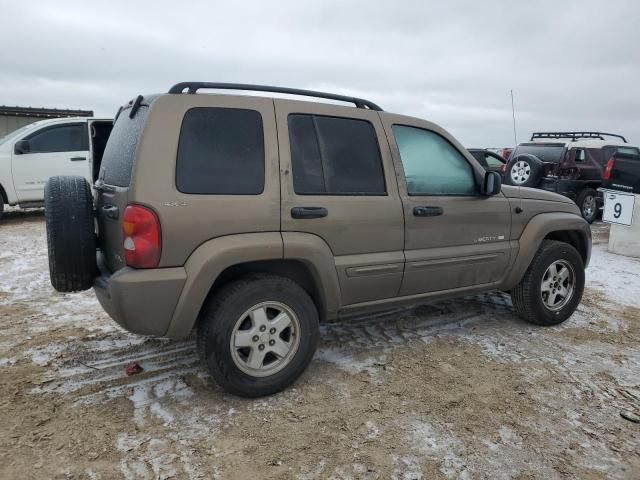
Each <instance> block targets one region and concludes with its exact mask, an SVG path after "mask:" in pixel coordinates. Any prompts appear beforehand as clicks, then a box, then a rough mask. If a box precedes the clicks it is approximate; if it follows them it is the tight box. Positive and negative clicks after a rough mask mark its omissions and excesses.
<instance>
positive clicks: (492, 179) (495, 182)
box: [480, 172, 502, 196]
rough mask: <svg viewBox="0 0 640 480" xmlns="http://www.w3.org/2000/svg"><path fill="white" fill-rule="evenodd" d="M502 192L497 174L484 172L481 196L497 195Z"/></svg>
mask: <svg viewBox="0 0 640 480" xmlns="http://www.w3.org/2000/svg"><path fill="white" fill-rule="evenodd" d="M501 190H502V178H501V177H500V174H499V173H498V172H486V173H485V174H484V179H483V180H482V190H481V192H480V193H482V195H486V196H490V195H497V194H499V193H500V191H501Z"/></svg>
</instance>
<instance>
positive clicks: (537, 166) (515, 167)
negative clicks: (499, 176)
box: [504, 153, 544, 187]
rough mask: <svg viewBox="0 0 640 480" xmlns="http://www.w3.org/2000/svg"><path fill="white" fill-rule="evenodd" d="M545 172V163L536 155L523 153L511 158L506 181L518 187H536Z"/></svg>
mask: <svg viewBox="0 0 640 480" xmlns="http://www.w3.org/2000/svg"><path fill="white" fill-rule="evenodd" d="M543 173H544V165H543V163H542V160H540V159H539V158H538V157H536V156H535V155H531V154H528V153H523V154H521V155H516V156H515V157H514V158H512V159H511V160H509V163H508V164H507V171H506V172H505V174H504V176H505V183H506V184H507V185H516V186H518V187H535V186H537V185H538V183H539V182H540V179H541V178H542V175H543Z"/></svg>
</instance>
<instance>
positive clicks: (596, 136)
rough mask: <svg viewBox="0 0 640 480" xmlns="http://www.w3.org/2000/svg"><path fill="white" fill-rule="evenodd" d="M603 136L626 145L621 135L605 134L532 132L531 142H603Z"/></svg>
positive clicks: (625, 140)
mask: <svg viewBox="0 0 640 480" xmlns="http://www.w3.org/2000/svg"><path fill="white" fill-rule="evenodd" d="M605 136H607V137H616V138H619V139H620V140H622V141H623V142H624V143H627V139H626V138H624V137H623V136H622V135H618V134H616V133H605V132H534V133H532V134H531V140H534V139H536V138H571V139H572V140H574V141H575V140H576V139H578V138H594V139H597V140H604V137H605Z"/></svg>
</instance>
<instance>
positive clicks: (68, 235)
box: [44, 177, 97, 292]
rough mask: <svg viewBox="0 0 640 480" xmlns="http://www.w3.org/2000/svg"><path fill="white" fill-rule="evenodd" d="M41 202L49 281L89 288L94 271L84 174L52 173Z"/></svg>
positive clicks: (60, 287)
mask: <svg viewBox="0 0 640 480" xmlns="http://www.w3.org/2000/svg"><path fill="white" fill-rule="evenodd" d="M44 206H45V218H46V222H47V246H48V248H49V276H50V278H51V285H53V288H55V289H56V290H57V291H59V292H77V291H81V290H88V289H89V288H91V285H92V284H93V277H94V276H95V273H96V271H97V267H96V235H95V227H94V220H93V198H92V195H91V186H90V185H89V183H88V182H87V181H86V180H85V179H84V177H51V178H50V179H49V180H48V181H47V185H46V186H45V190H44Z"/></svg>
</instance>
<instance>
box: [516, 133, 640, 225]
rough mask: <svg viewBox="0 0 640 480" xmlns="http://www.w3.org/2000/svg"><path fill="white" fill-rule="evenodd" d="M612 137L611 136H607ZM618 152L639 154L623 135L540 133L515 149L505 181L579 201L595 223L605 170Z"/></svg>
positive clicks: (586, 216) (583, 214) (584, 214)
mask: <svg viewBox="0 0 640 480" xmlns="http://www.w3.org/2000/svg"><path fill="white" fill-rule="evenodd" d="M605 137H610V138H611V139H605ZM616 152H620V153H630V154H637V153H638V152H639V150H638V147H636V146H633V145H629V144H628V143H627V140H626V139H625V138H624V137H623V136H622V135H617V134H613V133H603V132H536V133H534V134H533V135H532V136H531V141H530V142H526V143H521V144H519V145H518V146H517V147H516V148H515V150H514V151H513V152H512V154H511V156H510V158H509V163H508V164H507V169H506V172H505V176H504V180H505V183H506V184H508V185H517V186H523V187H534V188H541V189H543V190H548V191H550V192H556V193H559V194H561V195H564V196H566V197H569V198H571V199H572V200H573V201H575V202H576V204H577V205H578V207H580V211H581V212H582V216H583V217H584V219H585V220H586V221H587V222H589V223H591V222H593V221H594V220H595V219H596V218H597V216H598V213H599V210H600V206H601V205H602V195H601V194H599V193H598V192H597V189H598V188H599V187H601V186H602V172H603V170H604V168H605V165H606V163H607V161H608V160H609V159H610V158H611V157H612V155H613V154H614V153H616Z"/></svg>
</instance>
